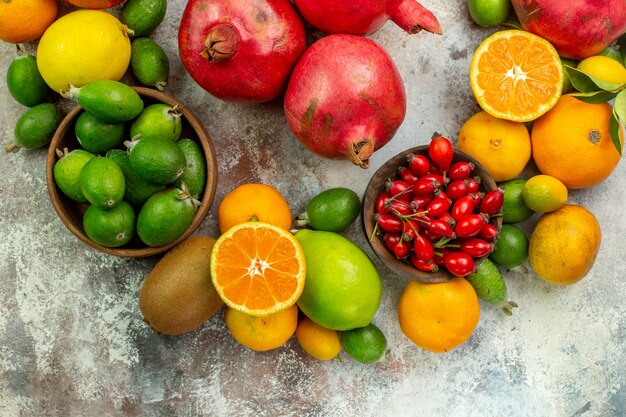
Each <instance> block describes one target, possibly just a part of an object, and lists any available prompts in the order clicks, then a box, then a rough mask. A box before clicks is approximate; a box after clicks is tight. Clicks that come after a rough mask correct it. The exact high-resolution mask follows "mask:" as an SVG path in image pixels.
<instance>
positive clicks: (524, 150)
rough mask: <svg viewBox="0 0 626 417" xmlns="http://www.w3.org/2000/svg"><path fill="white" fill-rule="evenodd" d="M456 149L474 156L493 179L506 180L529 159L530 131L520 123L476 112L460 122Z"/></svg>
mask: <svg viewBox="0 0 626 417" xmlns="http://www.w3.org/2000/svg"><path fill="white" fill-rule="evenodd" d="M458 149H460V150H461V151H463V152H466V153H468V154H469V155H470V156H472V157H474V158H475V159H476V160H478V162H480V163H481V165H483V166H484V167H485V169H486V170H487V171H488V172H489V174H490V175H491V176H492V177H493V179H494V180H495V181H496V182H501V181H508V180H511V179H513V178H516V177H517V176H518V175H519V174H520V173H521V172H522V170H523V169H524V167H525V166H526V164H527V163H528V161H529V160H530V153H531V148H530V134H529V133H528V129H526V126H525V125H524V124H523V123H518V122H511V121H508V120H503V119H498V118H496V117H494V116H492V115H490V114H489V113H486V112H479V113H476V114H475V115H473V116H472V117H470V118H469V119H468V120H467V121H466V122H465V123H464V124H463V126H461V131H460V132H459V142H458Z"/></svg>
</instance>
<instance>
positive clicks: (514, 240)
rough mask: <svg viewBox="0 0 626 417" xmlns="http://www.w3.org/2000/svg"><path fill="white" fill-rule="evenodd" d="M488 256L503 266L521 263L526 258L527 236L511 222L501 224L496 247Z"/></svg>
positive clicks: (511, 266) (509, 266) (513, 265)
mask: <svg viewBox="0 0 626 417" xmlns="http://www.w3.org/2000/svg"><path fill="white" fill-rule="evenodd" d="M489 257H490V258H491V260H492V261H493V262H495V263H497V264H498V265H501V266H503V267H505V268H513V267H516V266H518V265H521V264H523V263H524V261H525V260H526V259H527V258H528V238H527V237H526V234H525V233H524V231H523V230H522V229H520V228H519V227H517V226H515V225H512V224H505V225H503V226H502V229H501V230H500V235H499V237H498V240H497V241H496V247H495V248H494V250H493V252H491V255H489Z"/></svg>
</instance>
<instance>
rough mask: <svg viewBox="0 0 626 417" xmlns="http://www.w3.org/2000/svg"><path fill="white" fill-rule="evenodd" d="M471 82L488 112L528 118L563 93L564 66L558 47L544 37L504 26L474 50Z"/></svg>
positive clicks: (537, 115)
mask: <svg viewBox="0 0 626 417" xmlns="http://www.w3.org/2000/svg"><path fill="white" fill-rule="evenodd" d="M470 85H471V87H472V91H473V92H474V96H475V97H476V100H477V101H478V104H480V106H481V107H482V108H483V110H485V111H486V112H487V113H489V114H491V115H492V116H495V117H498V118H500V119H506V120H511V121H515V122H529V121H532V120H535V119H536V118H538V117H539V116H541V115H542V114H544V113H546V112H547V111H548V110H550V109H551V108H552V107H554V105H555V104H556V102H557V101H558V99H559V97H561V92H562V89H563V68H562V66H561V61H560V59H559V55H558V53H557V52H556V49H554V47H553V46H552V45H551V44H550V43H549V42H548V41H546V40H545V39H543V38H541V37H539V36H537V35H533V34H532V33H529V32H525V31H522V30H503V31H500V32H496V33H494V34H493V35H491V36H489V37H488V38H487V39H485V40H484V41H483V43H482V44H480V46H479V47H478V48H477V49H476V52H474V57H473V58H472V63H471V66H470Z"/></svg>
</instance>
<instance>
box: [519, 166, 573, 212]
mask: <svg viewBox="0 0 626 417" xmlns="http://www.w3.org/2000/svg"><path fill="white" fill-rule="evenodd" d="M567 196H568V191H567V187H566V186H565V184H563V183H562V182H561V181H560V180H559V179H558V178H555V177H553V176H551V175H543V174H542V175H535V176H534V177H532V178H530V179H529V180H528V181H526V185H524V190H523V192H522V198H523V199H524V203H526V205H527V206H528V207H529V208H530V209H531V210H534V211H536V212H540V213H547V212H550V211H554V210H557V209H560V208H561V207H563V206H564V205H565V203H566V202H567Z"/></svg>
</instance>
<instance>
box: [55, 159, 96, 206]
mask: <svg viewBox="0 0 626 417" xmlns="http://www.w3.org/2000/svg"><path fill="white" fill-rule="evenodd" d="M57 155H58V156H59V158H60V159H59V160H58V161H56V162H55V164H54V168H53V170H52V172H53V176H54V182H55V183H56V185H57V187H59V189H60V190H61V191H62V192H63V194H65V195H66V196H68V197H69V198H71V199H72V200H74V201H78V202H79V203H86V202H87V198H86V197H85V195H84V194H83V192H82V191H81V189H80V172H81V171H82V170H83V167H84V166H85V164H86V163H87V162H89V160H90V159H92V158H94V156H95V155H93V154H92V153H90V152H87V151H85V150H83V149H74V150H73V151H72V152H68V150H67V148H65V149H64V150H63V152H61V151H60V150H58V149H57Z"/></svg>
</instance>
